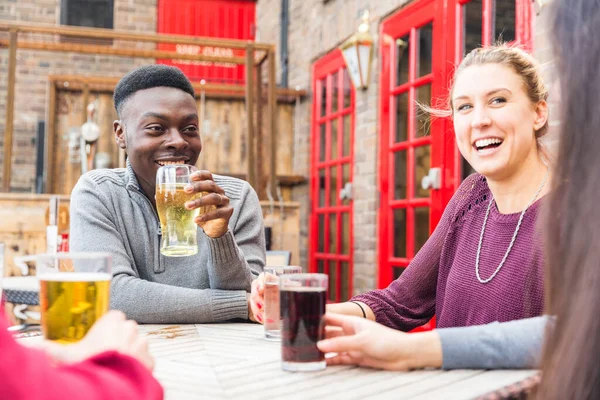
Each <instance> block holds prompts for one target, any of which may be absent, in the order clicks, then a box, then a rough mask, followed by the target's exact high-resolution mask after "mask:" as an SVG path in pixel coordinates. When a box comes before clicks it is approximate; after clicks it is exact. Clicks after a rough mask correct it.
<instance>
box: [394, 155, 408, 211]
mask: <svg viewBox="0 0 600 400" xmlns="http://www.w3.org/2000/svg"><path fill="white" fill-rule="evenodd" d="M394 198H395V199H405V198H406V151H405V150H401V151H397V152H396V153H394Z"/></svg>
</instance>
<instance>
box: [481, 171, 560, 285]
mask: <svg viewBox="0 0 600 400" xmlns="http://www.w3.org/2000/svg"><path fill="white" fill-rule="evenodd" d="M549 173H550V169H547V170H546V175H544V179H542V184H541V185H540V187H539V188H538V190H537V192H536V193H535V196H533V198H532V199H531V201H530V202H529V204H527V207H525V209H524V210H523V211H522V212H521V216H520V217H519V222H518V223H517V229H515V233H514V234H513V236H512V239H511V240H510V244H509V245H508V250H506V254H504V258H502V261H500V265H498V268H496V270H495V271H494V273H493V274H492V276H490V277H489V278H487V279H481V276H480V275H479V255H480V254H481V243H483V232H485V225H486V223H487V220H488V216H489V214H490V208H491V207H492V203H493V202H494V198H493V197H492V198H491V199H490V202H489V204H488V207H487V210H486V212H485V218H484V220H483V227H482V228H481V235H479V245H478V246H477V258H476V259H475V275H477V280H478V281H479V282H481V283H488V282H490V281H491V280H492V279H494V277H495V276H496V274H498V272H500V269H501V268H502V266H503V265H504V262H505V261H506V259H507V258H508V254H509V253H510V251H511V250H512V247H513V244H515V239H516V238H517V233H519V228H521V222H523V216H524V215H525V211H527V209H528V208H529V207H530V206H531V205H532V204H533V202H534V201H535V199H537V197H538V196H539V195H540V192H541V191H542V188H543V187H544V185H545V184H546V181H547V180H548V174H549Z"/></svg>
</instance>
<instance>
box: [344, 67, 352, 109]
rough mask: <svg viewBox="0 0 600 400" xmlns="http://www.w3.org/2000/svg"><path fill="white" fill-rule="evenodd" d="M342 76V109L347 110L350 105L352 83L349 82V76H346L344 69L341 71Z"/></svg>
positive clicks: (346, 71)
mask: <svg viewBox="0 0 600 400" xmlns="http://www.w3.org/2000/svg"><path fill="white" fill-rule="evenodd" d="M343 74H344V76H343V79H344V82H343V83H344V108H348V107H350V105H351V104H352V82H350V75H348V70H347V69H346V68H344V69H343Z"/></svg>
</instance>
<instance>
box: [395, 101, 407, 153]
mask: <svg viewBox="0 0 600 400" xmlns="http://www.w3.org/2000/svg"><path fill="white" fill-rule="evenodd" d="M395 103H396V136H395V137H396V143H399V142H404V141H406V140H407V139H408V92H405V93H402V94H400V95H398V96H396V101H395Z"/></svg>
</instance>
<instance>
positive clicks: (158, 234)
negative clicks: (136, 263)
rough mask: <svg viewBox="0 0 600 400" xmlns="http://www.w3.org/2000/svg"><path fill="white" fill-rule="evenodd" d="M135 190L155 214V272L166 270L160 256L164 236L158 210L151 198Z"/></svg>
mask: <svg viewBox="0 0 600 400" xmlns="http://www.w3.org/2000/svg"><path fill="white" fill-rule="evenodd" d="M135 192H136V193H137V194H138V195H140V196H142V197H143V198H144V201H145V202H146V203H147V204H148V205H149V206H150V209H151V210H152V214H153V216H154V222H155V223H156V251H155V252H154V268H153V269H154V272H156V273H160V272H165V266H164V265H163V259H162V257H161V256H160V242H161V238H162V228H161V226H160V219H159V218H158V214H157V213H156V210H154V207H153V206H152V203H151V202H150V200H148V198H147V197H146V196H145V195H144V194H143V193H140V192H139V191H138V190H136V191H135ZM157 267H158V268H157Z"/></svg>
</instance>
